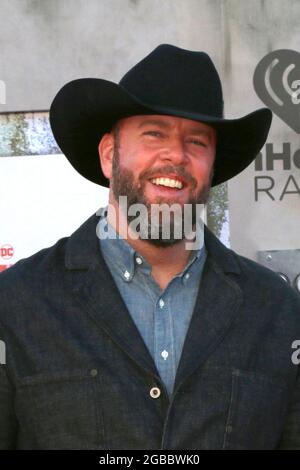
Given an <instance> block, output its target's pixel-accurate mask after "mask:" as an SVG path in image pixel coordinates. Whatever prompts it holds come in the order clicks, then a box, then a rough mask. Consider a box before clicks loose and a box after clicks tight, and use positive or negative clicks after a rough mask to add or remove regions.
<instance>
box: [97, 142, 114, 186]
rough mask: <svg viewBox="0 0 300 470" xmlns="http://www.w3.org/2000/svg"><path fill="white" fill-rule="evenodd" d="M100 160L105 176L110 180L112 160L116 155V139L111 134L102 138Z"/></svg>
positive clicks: (99, 147)
mask: <svg viewBox="0 0 300 470" xmlns="http://www.w3.org/2000/svg"><path fill="white" fill-rule="evenodd" d="M98 152H99V160H100V165H101V168H102V171H103V174H104V176H105V177H106V178H107V179H110V178H111V176H112V160H113V154H114V138H113V135H112V134H110V133H106V134H104V135H103V136H102V138H101V140H100V142H99V145H98Z"/></svg>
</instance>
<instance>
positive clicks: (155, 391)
mask: <svg viewBox="0 0 300 470" xmlns="http://www.w3.org/2000/svg"><path fill="white" fill-rule="evenodd" d="M159 396H160V389H159V388H158V387H152V388H151V390H150V397H151V398H158V397H159Z"/></svg>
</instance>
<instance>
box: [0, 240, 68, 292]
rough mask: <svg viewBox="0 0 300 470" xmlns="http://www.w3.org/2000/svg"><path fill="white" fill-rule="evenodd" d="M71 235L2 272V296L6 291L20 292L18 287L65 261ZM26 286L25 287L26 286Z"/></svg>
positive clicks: (0, 284) (0, 288)
mask: <svg viewBox="0 0 300 470" xmlns="http://www.w3.org/2000/svg"><path fill="white" fill-rule="evenodd" d="M69 238H70V237H64V238H60V239H59V240H58V241H57V242H55V243H54V244H53V245H52V246H49V247H47V248H43V249H41V250H39V251H37V252H36V253H34V254H33V255H31V256H28V257H26V258H22V259H20V260H19V261H17V262H16V263H15V264H14V265H13V266H11V267H10V268H8V269H6V270H5V271H2V272H1V273H0V296H1V298H3V296H5V295H4V294H5V292H8V291H13V292H15V293H16V295H17V293H18V287H21V285H22V284H23V285H24V286H25V285H26V284H27V283H32V282H34V279H37V278H39V277H40V276H41V274H42V273H45V272H47V270H49V269H53V267H54V266H55V265H56V264H59V263H61V262H64V252H65V245H66V243H67V241H68V239H69ZM24 288H25V287H24Z"/></svg>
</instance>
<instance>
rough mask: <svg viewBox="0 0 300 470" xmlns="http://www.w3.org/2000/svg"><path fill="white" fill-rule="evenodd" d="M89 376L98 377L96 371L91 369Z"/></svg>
mask: <svg viewBox="0 0 300 470" xmlns="http://www.w3.org/2000/svg"><path fill="white" fill-rule="evenodd" d="M90 374H91V376H92V377H96V375H98V371H97V369H91V370H90Z"/></svg>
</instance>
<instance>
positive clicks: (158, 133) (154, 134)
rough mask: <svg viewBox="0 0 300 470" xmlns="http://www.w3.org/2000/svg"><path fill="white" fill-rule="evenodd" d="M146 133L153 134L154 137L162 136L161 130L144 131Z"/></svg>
mask: <svg viewBox="0 0 300 470" xmlns="http://www.w3.org/2000/svg"><path fill="white" fill-rule="evenodd" d="M144 134H145V135H151V136H153V137H160V136H161V135H162V134H161V132H159V131H147V132H144Z"/></svg>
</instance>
